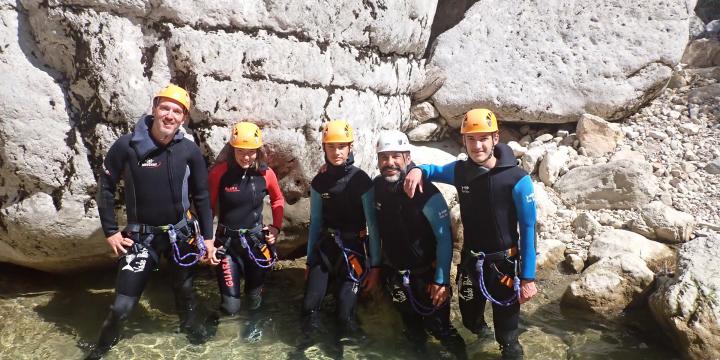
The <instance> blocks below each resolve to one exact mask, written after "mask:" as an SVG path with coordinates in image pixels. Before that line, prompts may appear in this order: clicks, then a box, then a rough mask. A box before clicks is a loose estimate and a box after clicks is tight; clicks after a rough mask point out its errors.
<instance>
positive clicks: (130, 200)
mask: <svg viewBox="0 0 720 360" xmlns="http://www.w3.org/2000/svg"><path fill="white" fill-rule="evenodd" d="M189 109H190V96H189V95H188V93H187V91H185V90H184V89H182V88H180V87H178V86H176V85H172V84H171V85H168V86H167V87H165V88H164V89H162V90H161V91H160V92H159V93H158V94H157V95H156V96H155V97H154V98H153V107H152V115H145V116H143V117H142V118H140V120H139V121H138V122H137V124H136V125H135V129H134V130H133V131H132V133H130V134H126V135H124V136H122V137H120V138H119V139H118V140H117V141H115V143H114V144H113V145H112V146H111V147H110V150H108V153H107V156H106V157H105V160H104V162H103V172H102V173H101V174H100V176H99V179H98V183H99V186H98V193H97V203H98V210H99V213H100V221H101V222H102V228H103V231H104V233H105V236H106V237H107V242H108V244H109V245H110V248H112V250H113V252H114V253H115V254H116V255H119V256H120V259H119V261H118V274H117V279H116V288H115V300H114V302H113V304H112V306H111V307H110V313H109V314H108V316H107V318H106V319H105V322H104V323H103V326H102V330H101V332H100V338H99V340H98V343H97V346H96V347H95V349H94V350H93V352H92V353H91V354H90V355H89V356H88V358H89V359H94V358H100V357H102V355H103V354H104V353H105V352H107V351H108V350H109V349H110V348H111V347H112V346H113V345H115V344H116V343H117V342H118V340H119V336H120V328H121V326H122V322H123V321H124V320H125V319H126V318H127V316H128V314H129V313H130V311H131V310H132V309H133V308H134V307H135V306H136V305H137V303H138V301H139V299H140V295H141V294H142V292H143V289H144V288H145V285H146V284H147V281H148V279H149V276H150V273H151V272H152V271H153V269H155V268H156V267H157V266H158V264H159V256H160V255H163V254H164V256H166V257H167V258H168V259H172V261H169V263H170V266H171V274H172V281H171V285H172V289H173V292H174V294H175V305H176V308H177V311H178V312H179V314H180V322H181V324H180V325H181V330H183V331H185V332H187V333H188V338H189V339H190V340H191V341H202V340H201V339H199V337H202V336H203V335H204V334H200V332H202V329H201V328H200V327H199V326H198V323H199V321H198V319H197V314H198V311H197V308H198V306H197V303H196V301H195V298H194V294H193V277H194V270H195V265H196V262H197V260H198V259H199V257H200V254H202V250H203V245H204V248H206V249H207V250H208V252H210V253H213V252H214V251H215V249H214V246H213V232H212V225H213V224H212V213H211V211H210V198H209V192H208V180H207V167H206V165H205V161H204V159H203V157H202V155H201V153H200V149H199V148H198V146H197V145H195V143H193V142H192V141H190V140H188V139H186V138H185V137H184V135H183V133H182V132H179V131H178V129H179V128H180V126H181V125H182V124H183V123H184V121H185V120H186V118H187V115H188V111H189ZM120 180H122V181H123V182H124V184H125V207H126V211H127V220H128V226H127V227H126V228H125V229H124V230H123V231H120V228H119V226H118V223H117V220H116V218H115V191H116V189H117V185H118V183H119V182H120ZM191 202H192V203H193V205H194V209H195V211H196V212H197V217H195V216H193V215H192V214H191V213H190V204H191ZM203 238H204V242H203V241H202V239H203ZM193 255H194V257H193ZM188 257H190V259H191V260H193V259H194V260H193V261H191V262H188V260H187V259H188Z"/></svg>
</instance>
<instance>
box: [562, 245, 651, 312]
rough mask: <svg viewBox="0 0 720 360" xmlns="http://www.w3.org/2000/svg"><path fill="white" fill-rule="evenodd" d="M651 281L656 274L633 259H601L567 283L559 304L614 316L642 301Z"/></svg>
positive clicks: (623, 257) (636, 259)
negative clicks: (577, 277)
mask: <svg viewBox="0 0 720 360" xmlns="http://www.w3.org/2000/svg"><path fill="white" fill-rule="evenodd" d="M654 279H655V274H653V272H652V271H651V270H650V269H649V268H648V267H647V265H646V264H645V261H643V260H642V259H641V258H639V257H638V256H636V255H632V254H620V255H618V256H615V257H610V258H604V259H602V260H600V261H598V262H596V263H594V264H592V265H590V266H589V267H588V268H587V269H585V271H583V273H582V275H581V276H580V278H579V279H577V280H575V281H573V282H572V283H570V285H569V286H568V288H567V290H565V294H564V295H563V298H562V304H563V305H564V306H572V307H577V308H581V309H584V310H589V311H592V312H594V313H596V314H598V315H602V316H605V317H612V316H617V315H619V314H620V313H621V312H622V311H623V310H625V309H626V308H627V307H628V306H631V305H635V304H639V303H640V302H641V301H642V300H644V299H645V296H646V295H647V294H648V291H649V290H650V288H651V285H652V283H653V280H654Z"/></svg>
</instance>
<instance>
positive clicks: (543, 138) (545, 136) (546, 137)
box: [535, 134, 553, 142]
mask: <svg viewBox="0 0 720 360" xmlns="http://www.w3.org/2000/svg"><path fill="white" fill-rule="evenodd" d="M552 139H553V136H552V135H551V134H542V135H540V136H538V137H537V138H535V141H539V142H548V141H550V140H552Z"/></svg>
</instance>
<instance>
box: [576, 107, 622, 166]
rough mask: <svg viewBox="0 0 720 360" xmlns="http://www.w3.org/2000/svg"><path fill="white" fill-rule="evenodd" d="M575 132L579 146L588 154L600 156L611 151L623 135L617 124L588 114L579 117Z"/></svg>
mask: <svg viewBox="0 0 720 360" xmlns="http://www.w3.org/2000/svg"><path fill="white" fill-rule="evenodd" d="M576 133H577V138H578V140H580V146H582V147H584V148H585V151H587V154H588V155H590V156H601V155H604V154H606V153H609V152H611V151H613V150H614V149H615V147H616V146H617V144H618V142H620V141H621V140H622V139H623V137H624V135H623V132H622V130H621V129H620V126H619V125H617V124H613V123H609V122H607V121H605V119H603V118H601V117H598V116H594V115H590V114H583V115H582V116H581V117H580V120H579V121H578V123H577V129H576Z"/></svg>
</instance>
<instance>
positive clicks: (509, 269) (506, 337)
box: [419, 143, 536, 348]
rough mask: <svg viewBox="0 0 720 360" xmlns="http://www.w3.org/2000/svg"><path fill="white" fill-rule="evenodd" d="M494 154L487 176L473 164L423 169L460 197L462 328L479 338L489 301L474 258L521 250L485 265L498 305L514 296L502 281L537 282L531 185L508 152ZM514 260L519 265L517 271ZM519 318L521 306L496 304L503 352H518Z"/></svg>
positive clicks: (487, 282) (503, 149)
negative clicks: (514, 349)
mask: <svg viewBox="0 0 720 360" xmlns="http://www.w3.org/2000/svg"><path fill="white" fill-rule="evenodd" d="M494 154H495V157H496V158H497V161H496V164H495V167H493V168H492V169H489V170H488V169H487V168H484V167H482V166H480V165H478V164H476V163H475V162H473V161H472V160H470V159H468V160H463V161H460V160H459V161H455V162H451V163H449V164H446V165H443V166H434V165H420V166H419V167H420V168H421V169H422V171H423V175H425V176H427V178H428V179H429V180H431V181H440V182H444V183H447V184H451V185H454V186H455V188H456V189H457V191H458V198H459V200H460V201H459V202H460V214H461V217H462V222H463V229H464V232H463V234H464V243H463V249H462V256H461V258H462V259H461V263H460V266H459V269H458V283H459V289H458V293H459V294H458V296H459V298H460V301H459V302H460V312H461V313H462V319H463V325H465V327H466V328H468V329H469V330H471V331H473V332H475V333H480V332H482V331H484V329H485V328H486V324H485V320H484V317H483V313H484V309H485V300H486V298H485V296H484V295H483V294H482V292H481V290H480V289H479V287H478V286H479V284H478V276H479V275H478V273H477V271H476V269H475V263H476V259H475V257H473V256H472V253H473V252H478V251H482V252H484V253H485V254H493V253H496V254H497V253H498V252H503V251H507V250H509V249H511V248H518V249H519V254H516V255H513V256H511V257H506V256H504V255H502V254H501V255H500V256H499V257H498V258H496V259H492V260H486V261H485V262H484V266H483V269H484V271H483V272H484V274H483V279H484V280H483V281H484V283H485V285H486V287H487V289H488V292H489V293H490V294H491V295H492V296H493V297H494V298H495V299H499V300H504V299H509V298H511V297H512V296H513V295H514V291H513V289H512V288H511V287H509V286H506V285H504V284H502V283H501V282H500V279H501V278H502V275H507V276H509V277H510V278H512V277H514V276H515V275H516V273H517V276H518V277H519V278H520V279H522V280H535V220H536V212H535V197H534V192H533V185H532V180H531V179H530V176H529V175H528V174H527V172H525V171H524V170H523V169H521V168H520V167H518V166H517V160H516V158H515V156H514V155H513V152H512V149H511V148H510V147H509V146H507V145H506V144H502V143H499V144H497V145H496V146H495V149H494ZM518 255H519V256H518ZM516 260H519V266H518V271H516V269H515V263H514V262H515V261H516ZM510 285H511V286H512V284H510ZM519 315H520V304H519V303H518V302H515V303H513V304H512V305H510V306H500V305H497V304H494V303H493V325H494V328H495V339H496V340H497V341H498V343H500V344H501V346H503V347H505V348H508V347H513V346H516V345H517V346H518V347H519V345H518V340H517V338H518V321H519Z"/></svg>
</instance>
